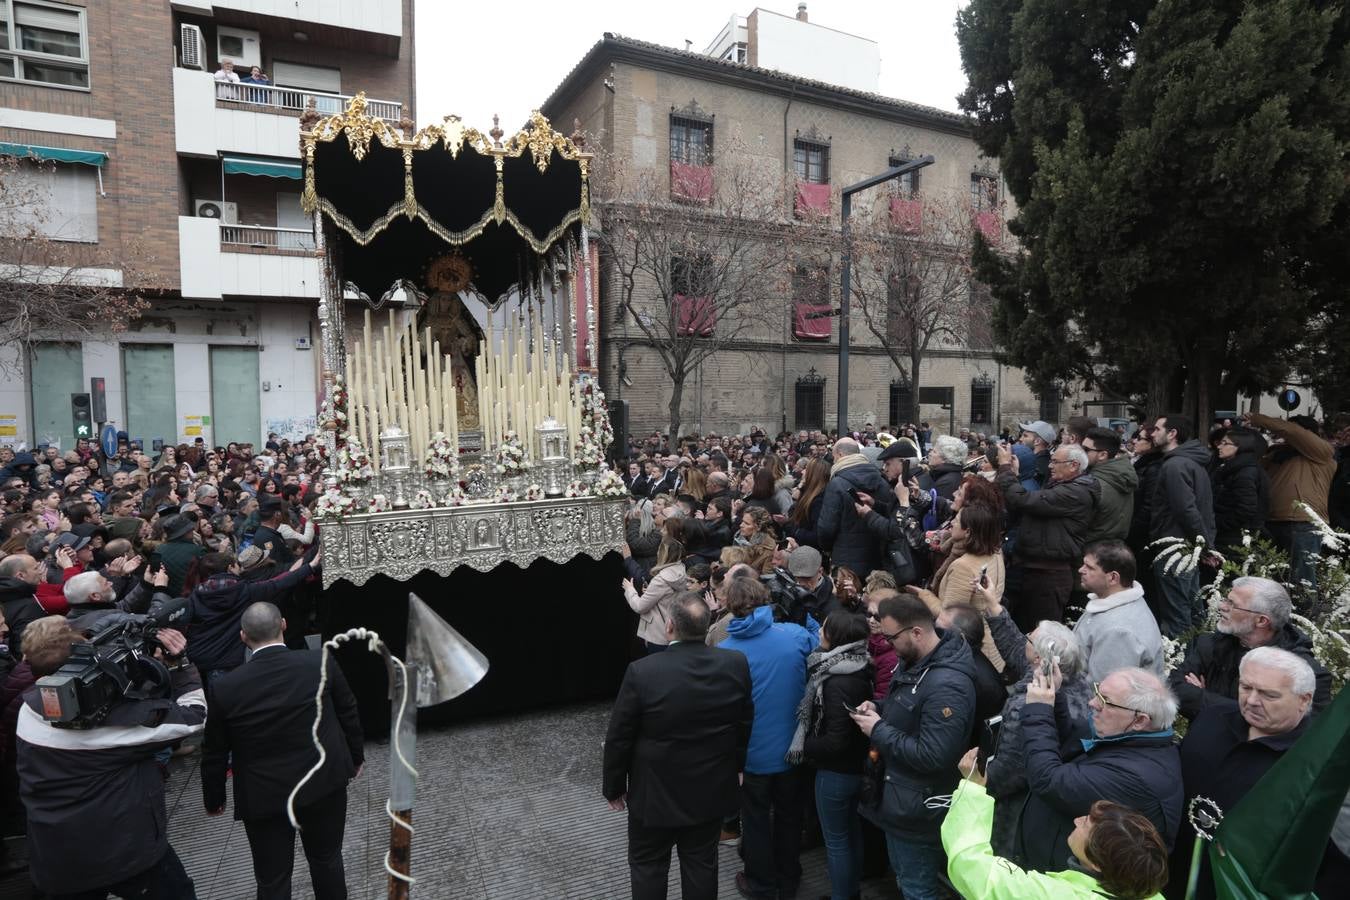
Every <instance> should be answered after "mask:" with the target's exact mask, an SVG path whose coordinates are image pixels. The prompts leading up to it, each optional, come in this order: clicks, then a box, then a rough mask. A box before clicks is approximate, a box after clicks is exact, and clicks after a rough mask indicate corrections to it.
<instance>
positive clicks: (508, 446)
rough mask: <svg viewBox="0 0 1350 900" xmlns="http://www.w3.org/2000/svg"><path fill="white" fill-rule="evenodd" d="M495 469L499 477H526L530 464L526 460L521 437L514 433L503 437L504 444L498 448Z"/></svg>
mask: <svg viewBox="0 0 1350 900" xmlns="http://www.w3.org/2000/svg"><path fill="white" fill-rule="evenodd" d="M495 468H496V472H497V474H498V475H505V476H507V477H508V478H510V477H514V476H516V475H524V474H525V472H526V471H528V470H529V468H530V464H529V462H528V461H527V460H526V459H525V449H524V448H523V447H521V445H520V435H518V434H516V433H515V432H514V431H508V432H506V434H504V435H502V442H501V444H500V445H498V447H497V454H496V467H495Z"/></svg>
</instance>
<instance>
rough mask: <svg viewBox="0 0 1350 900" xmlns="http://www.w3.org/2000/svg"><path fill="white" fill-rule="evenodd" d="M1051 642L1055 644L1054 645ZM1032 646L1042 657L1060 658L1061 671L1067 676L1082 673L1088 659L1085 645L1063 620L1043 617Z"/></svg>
mask: <svg viewBox="0 0 1350 900" xmlns="http://www.w3.org/2000/svg"><path fill="white" fill-rule="evenodd" d="M1051 644H1053V645H1054V646H1053V647H1052V646H1051ZM1031 647H1032V649H1033V650H1035V651H1036V655H1037V656H1039V657H1040V658H1041V659H1053V658H1056V657H1058V658H1059V671H1060V672H1062V673H1063V674H1064V677H1065V678H1073V677H1075V676H1077V675H1080V674H1082V672H1083V670H1084V669H1085V668H1086V663H1087V660H1086V659H1084V658H1083V645H1082V644H1079V643H1078V637H1077V635H1075V634H1074V633H1073V630H1072V629H1070V628H1069V626H1067V625H1065V624H1063V623H1062V622H1054V621H1051V620H1050V619H1043V620H1042V621H1041V622H1039V623H1037V625H1036V637H1035V638H1033V639H1032V641H1031Z"/></svg>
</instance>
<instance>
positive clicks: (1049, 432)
mask: <svg viewBox="0 0 1350 900" xmlns="http://www.w3.org/2000/svg"><path fill="white" fill-rule="evenodd" d="M1017 427H1018V428H1020V429H1021V430H1022V431H1030V432H1031V433H1032V434H1034V435H1036V437H1038V438H1040V439H1041V440H1043V441H1045V442H1046V443H1047V444H1053V443H1054V442H1055V436H1056V432H1055V427H1054V426H1053V425H1051V424H1050V423H1049V422H1043V421H1041V420H1040V419H1037V420H1036V421H1034V422H1023V423H1021V424H1019V425H1018V426H1017Z"/></svg>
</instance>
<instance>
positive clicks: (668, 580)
mask: <svg viewBox="0 0 1350 900" xmlns="http://www.w3.org/2000/svg"><path fill="white" fill-rule="evenodd" d="M682 524H683V520H681V519H668V520H666V523H665V527H664V529H663V530H664V531H665V534H664V535H663V536H662V538H661V546H660V548H659V549H658V550H657V551H656V565H654V566H652V580H651V581H649V582H647V588H646V590H644V591H643V592H642V595H641V596H639V595H638V592H637V589H636V588H635V587H634V586H633V580H632V579H631V578H625V579H624V580H623V595H624V597H625V599H627V600H628V606H629V608H630V609H632V610H633V612H635V613H637V614H638V629H637V635H638V637H640V638H642V642H643V644H645V645H646V647H647V652H648V653H655V652H656V651H658V650H664V649H666V646H667V644H668V643H669V639H668V638H667V637H666V622H668V621H669V620H670V605H671V602H672V601H673V600H674V599H675V597H676V595H678V594H680V593H683V592H684V591H686V590H688V585H687V582H686V580H685V570H684V544H683V543H682V542H681V541H680V540H679V539H678V538H677V537H676V535H675V532H676V531H678V530H679V528H680V526H681V525H682Z"/></svg>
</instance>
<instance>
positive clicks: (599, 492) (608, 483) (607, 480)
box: [592, 469, 628, 497]
mask: <svg viewBox="0 0 1350 900" xmlns="http://www.w3.org/2000/svg"><path fill="white" fill-rule="evenodd" d="M592 490H593V492H594V493H595V496H597V497H627V496H628V485H626V484H624V483H623V479H622V478H620V477H619V473H618V472H615V471H614V470H613V469H606V470H605V471H603V472H601V473H600V477H599V478H597V479H596V480H595V487H594V488H593V489H592Z"/></svg>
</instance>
